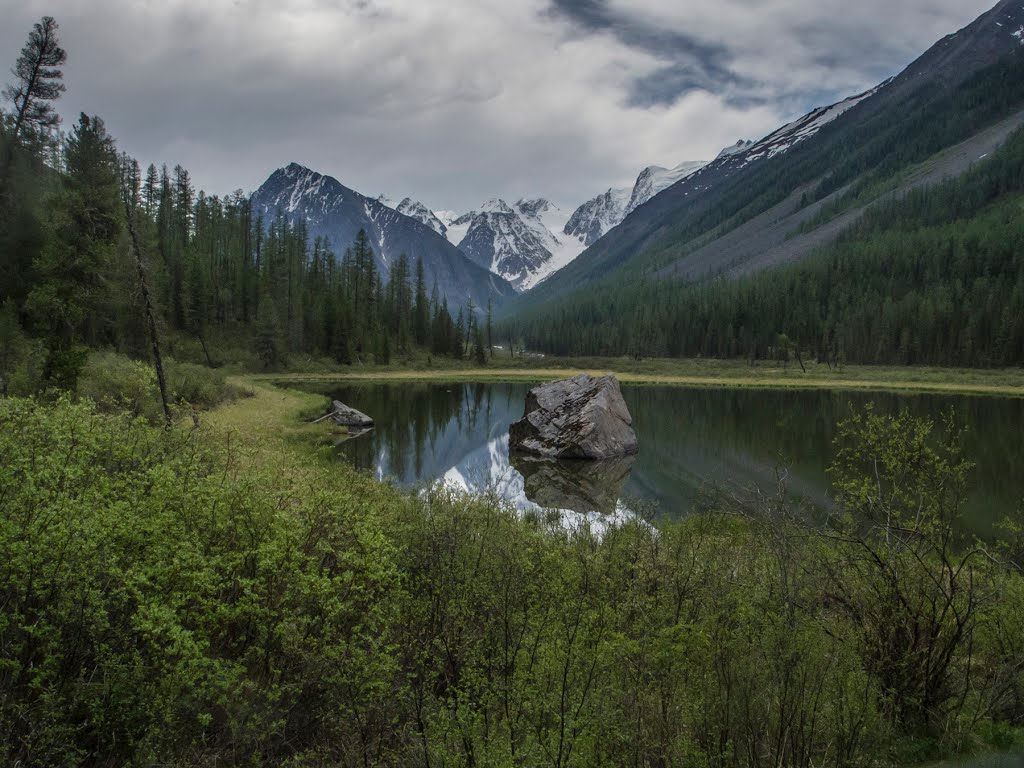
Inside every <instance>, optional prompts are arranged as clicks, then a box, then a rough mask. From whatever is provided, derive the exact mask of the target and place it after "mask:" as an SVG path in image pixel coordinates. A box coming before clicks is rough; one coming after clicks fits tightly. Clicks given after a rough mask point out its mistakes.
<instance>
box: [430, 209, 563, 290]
mask: <svg viewBox="0 0 1024 768" xmlns="http://www.w3.org/2000/svg"><path fill="white" fill-rule="evenodd" d="M435 215H437V214H435ZM443 216H444V218H446V219H448V221H447V223H446V237H447V238H448V240H449V241H450V242H451V243H453V244H455V245H457V246H458V247H459V249H460V250H461V251H462V252H463V253H465V254H466V255H467V256H469V258H470V259H471V260H473V261H474V262H476V263H477V264H479V265H480V266H482V267H486V268H487V269H489V270H490V271H491V272H493V273H495V274H497V275H500V276H502V277H503V278H505V279H506V280H508V281H509V282H510V283H512V285H514V286H515V287H516V288H518V289H519V290H528V289H529V288H532V287H533V286H534V285H536V284H537V283H538V282H540V281H541V280H543V279H544V278H545V277H547V276H548V275H549V274H551V272H553V271H555V270H556V269H560V268H561V267H563V266H565V265H566V264H568V263H569V262H570V261H572V259H574V258H576V256H578V255H579V254H580V252H581V251H582V250H583V245H582V243H580V242H579V241H578V240H576V239H575V238H572V237H567V236H564V235H556V234H555V233H556V232H559V233H560V232H561V231H562V229H564V227H565V222H566V220H567V218H568V217H567V216H566V214H565V213H564V211H562V210H561V209H560V208H559V207H558V206H556V205H554V204H553V203H551V202H550V201H548V200H545V199H544V198H537V199H533V200H526V199H523V200H519V201H518V202H516V203H515V205H509V204H508V203H507V202H505V201H504V200H501V199H497V198H496V199H492V200H488V201H487V202H486V203H484V204H483V205H482V206H480V208H479V209H478V210H474V211H470V212H469V213H466V214H463V215H462V216H458V217H454V218H452V215H451V212H449V211H445V212H443ZM438 218H439V219H441V217H440V216H439V217H438Z"/></svg>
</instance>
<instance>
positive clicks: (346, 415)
mask: <svg viewBox="0 0 1024 768" xmlns="http://www.w3.org/2000/svg"><path fill="white" fill-rule="evenodd" d="M326 418H328V419H330V420H331V421H332V422H334V423H335V424H337V425H339V426H342V427H363V428H367V427H372V426H373V419H371V418H370V417H369V416H367V415H366V414H365V413H363V412H362V411H357V410H356V409H355V408H351V407H349V406H347V405H345V404H344V403H343V402H341V401H340V400H335V401H334V402H333V403H332V404H331V410H330V412H329V413H328V414H327V417H326Z"/></svg>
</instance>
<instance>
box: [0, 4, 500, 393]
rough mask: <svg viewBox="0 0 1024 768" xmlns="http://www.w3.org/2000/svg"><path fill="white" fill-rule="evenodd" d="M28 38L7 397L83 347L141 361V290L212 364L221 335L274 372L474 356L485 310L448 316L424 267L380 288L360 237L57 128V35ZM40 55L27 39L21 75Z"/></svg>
mask: <svg viewBox="0 0 1024 768" xmlns="http://www.w3.org/2000/svg"><path fill="white" fill-rule="evenodd" d="M48 23H50V24H52V23H53V22H48ZM47 30H48V31H47ZM34 34H35V35H43V34H48V35H50V37H49V38H48V42H47V41H42V40H40V44H41V45H50V46H51V47H50V50H49V51H48V52H46V55H48V56H49V57H50V59H51V64H52V65H51V66H50V67H49V69H48V71H49V73H50V75H51V76H50V77H49V79H48V82H47V83H45V85H40V84H39V83H37V84H36V85H34V86H33V89H34V90H31V91H30V92H27V93H26V94H25V95H23V96H19V94H18V93H17V92H12V94H10V96H11V99H12V100H11V102H10V104H9V105H13V107H14V109H12V110H11V111H9V112H6V113H5V127H4V132H3V135H2V137H0V141H2V142H3V144H2V153H3V159H4V167H3V177H2V179H0V185H2V187H0V192H2V195H3V200H4V205H3V210H2V212H0V272H2V274H3V275H4V276H5V277H4V280H3V281H0V307H2V310H0V312H2V320H0V334H2V335H0V347H2V348H3V349H4V350H5V351H4V353H3V355H2V356H0V377H2V379H3V382H4V385H3V386H4V391H8V392H20V393H23V394H27V393H29V392H32V391H35V390H36V389H39V388H41V387H53V388H57V389H65V390H73V389H74V388H75V385H76V382H77V379H78V375H79V373H80V371H81V370H82V368H83V366H84V365H85V361H86V358H87V354H88V350H89V349H96V348H102V349H111V350H116V351H118V352H122V353H125V354H128V355H130V356H133V357H141V358H145V357H148V356H149V350H150V346H151V339H150V335H151V334H150V333H149V332H148V330H147V325H146V311H145V309H144V307H143V306H142V305H143V303H144V301H145V300H146V299H144V298H143V296H142V294H143V283H145V284H146V291H147V292H148V300H149V301H150V302H151V304H152V312H153V315H154V320H155V323H156V328H157V334H158V336H160V337H169V343H171V344H172V345H173V342H174V340H175V339H179V338H184V337H187V338H189V339H194V340H195V341H197V342H198V343H199V346H200V348H201V350H202V352H203V357H204V358H205V360H204V361H203V362H205V363H206V364H207V365H211V366H215V365H219V364H223V362H224V361H222V360H215V359H213V357H212V356H211V353H210V351H209V348H208V343H207V342H208V340H209V339H211V338H215V339H221V338H223V337H225V336H227V337H229V338H230V339H232V341H233V342H235V341H236V340H241V343H242V344H243V346H245V347H246V348H247V349H248V350H249V351H250V352H251V354H252V356H253V360H252V362H254V363H256V364H257V365H259V366H261V367H264V368H269V369H275V368H279V367H281V366H283V365H285V364H286V363H287V361H288V359H289V357H295V356H299V355H301V356H304V357H305V358H307V359H308V358H310V357H313V358H317V357H319V358H327V359H330V360H333V361H335V362H337V363H341V364H348V363H352V362H374V363H377V364H383V365H386V364H387V363H388V362H389V361H390V359H391V355H392V354H397V353H400V354H403V355H407V354H409V353H410V352H411V351H412V350H413V349H420V350H425V351H428V352H429V353H431V354H434V355H438V356H450V357H455V358H462V357H470V356H475V357H476V358H477V359H479V358H480V357H481V350H482V349H483V345H484V341H483V337H484V334H485V332H486V330H487V327H488V326H487V324H486V323H489V314H488V315H486V317H485V316H484V315H483V313H482V312H481V311H479V310H484V309H486V308H474V307H472V306H466V307H452V308H449V306H448V304H447V301H446V300H444V299H441V298H439V296H438V294H437V291H436V288H435V287H434V286H432V285H427V284H426V279H425V277H424V272H423V265H422V263H421V262H419V261H417V262H416V263H410V261H409V260H408V259H407V258H405V257H400V258H399V259H398V261H397V262H396V263H395V264H393V265H391V270H390V275H389V279H388V280H387V281H384V280H383V279H382V278H381V275H380V274H379V272H378V269H377V265H376V262H375V258H374V254H373V251H372V249H371V247H370V244H369V242H368V240H367V238H366V235H365V233H360V235H359V236H358V237H357V238H356V240H355V242H353V243H329V242H325V241H323V240H322V239H320V238H316V239H313V240H312V241H311V239H310V237H309V236H308V234H307V232H306V227H305V225H304V222H302V221H301V220H300V221H297V222H294V223H290V222H289V221H288V220H287V219H286V218H285V217H284V216H283V215H278V216H276V217H274V218H273V219H272V220H270V221H264V220H263V219H262V218H261V217H260V216H254V215H253V212H252V210H251V207H250V203H249V199H248V198H247V196H246V195H245V194H243V193H242V192H241V191H237V192H235V193H233V194H231V195H228V196H226V197H223V198H221V197H218V196H216V195H207V194H206V193H205V192H202V191H196V190H195V188H194V185H193V184H192V181H191V179H190V176H189V173H188V171H187V170H186V169H185V168H183V167H181V166H180V165H176V166H175V167H174V168H173V170H171V171H169V170H168V169H167V167H166V166H162V167H161V168H160V169H157V167H156V166H155V165H152V164H150V165H149V166H148V167H147V168H146V170H145V171H143V170H142V167H141V165H140V164H139V162H138V161H137V160H135V159H133V158H131V157H128V156H127V155H125V154H123V153H118V151H117V147H116V143H115V140H114V137H112V136H111V135H110V134H109V132H108V131H107V129H106V126H105V125H104V122H103V120H102V119H101V118H100V117H96V116H88V115H85V114H82V115H81V116H79V118H78V120H77V122H76V123H75V124H74V125H73V126H72V127H71V129H70V131H68V132H67V134H66V135H64V134H63V133H59V132H57V130H56V128H57V125H58V124H57V122H56V120H55V118H56V112H55V111H54V101H55V100H56V99H57V97H58V96H59V95H60V93H61V88H62V82H61V76H60V74H61V70H60V69H59V65H60V64H62V63H63V61H64V58H65V56H64V52H63V49H61V48H60V47H59V45H58V44H57V42H56V27H47V28H45V29H42V28H41V29H40V30H38V31H37V32H35V33H34ZM26 54H27V55H28V57H29V58H25V56H26ZM35 54H36V51H35V50H33V49H32V44H31V42H30V46H29V48H27V49H26V51H25V52H23V55H22V59H19V71H20V70H21V68H22V66H23V65H22V63H21V62H22V60H24V62H25V64H24V66H25V67H30V65H31V61H30V59H31V57H32V56H33V55H35ZM11 90H12V91H15V90H16V89H13V88H12V89H11ZM22 105H24V108H23V109H22V108H21V107H22ZM22 113H24V115H22ZM133 238H134V239H133ZM135 245H137V246H138V251H139V252H138V254H137V256H136V255H134V254H133V247H134V246H135ZM485 321H486V322H485ZM218 346H223V345H218ZM12 387H13V389H12Z"/></svg>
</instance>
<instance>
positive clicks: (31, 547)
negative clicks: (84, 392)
mask: <svg viewBox="0 0 1024 768" xmlns="http://www.w3.org/2000/svg"><path fill="white" fill-rule="evenodd" d="M0 458H2V460H0V495H2V496H3V498H4V504H5V514H4V516H3V519H2V521H0V560H2V562H3V563H4V568H3V572H2V580H0V594H2V596H3V602H2V605H3V613H2V615H0V649H2V654H0V670H2V672H0V687H2V696H0V743H2V744H3V745H4V746H3V750H4V755H3V761H4V762H7V763H12V764H14V763H18V764H21V765H40V766H42V765H54V764H69V763H79V762H81V761H85V760H95V759H97V758H99V757H100V756H102V759H103V760H106V761H113V762H118V763H136V764H154V763H156V762H160V763H164V764H166V763H168V762H171V763H179V764H180V763H192V762H201V763H205V764H209V763H211V762H234V763H239V762H244V763H249V762H252V763H261V762H264V761H268V760H270V761H276V760H275V758H280V757H282V756H286V755H295V754H298V753H302V752H305V751H308V750H312V749H314V747H319V746H320V745H334V748H335V749H337V750H339V751H343V749H344V748H345V746H346V744H347V741H346V739H347V737H348V735H349V732H348V728H349V723H350V722H352V721H353V719H354V718H356V717H362V716H367V714H368V713H370V712H372V711H373V708H374V707H375V706H378V704H379V703H381V702H384V701H387V700H388V696H387V695H386V694H387V692H388V681H389V679H390V678H389V675H390V667H391V666H392V665H391V662H390V661H389V657H388V655H387V654H386V653H385V652H384V651H385V650H386V645H385V644H386V642H387V641H386V634H385V633H384V630H385V629H386V627H388V626H391V625H392V624H393V623H394V622H395V621H396V619H397V617H396V616H394V615H393V614H391V613H390V611H391V610H392V608H393V605H392V603H390V602H389V601H388V600H387V599H385V598H386V596H387V595H388V594H389V593H390V592H391V591H392V590H393V589H395V588H396V587H397V584H398V582H397V573H396V571H395V569H394V567H393V565H391V563H392V557H391V554H390V548H389V546H388V545H387V543H386V542H385V541H384V540H383V538H382V537H381V536H380V535H379V533H376V530H377V529H378V526H377V525H374V524H372V520H373V515H372V512H371V511H370V510H371V509H372V507H371V508H360V507H358V506H357V505H356V504H355V503H354V500H353V499H352V497H351V496H350V495H348V494H347V493H344V492H343V495H342V496H338V495H337V493H338V491H339V490H340V486H339V485H338V484H332V487H331V488H327V487H325V488H322V489H320V490H317V491H307V492H305V493H303V494H302V496H301V497H299V496H296V495H295V493H294V491H293V488H292V486H291V484H290V480H291V479H298V478H291V479H286V478H283V477H282V476H281V475H280V473H278V472H276V471H274V470H273V469H261V468H259V467H256V466H253V465H252V463H251V457H247V456H245V455H238V454H237V453H235V452H233V451H232V450H230V449H229V448H227V447H219V446H217V445H216V444H203V443H199V442H197V441H196V440H195V439H194V438H193V437H189V436H186V435H185V434H184V433H175V432H167V431H166V430H157V429H153V428H148V427H146V426H144V425H143V424H141V423H140V422H137V421H136V422H133V421H129V420H127V419H126V418H125V417H124V416H108V417H104V416H100V415H97V414H96V413H94V412H92V411H91V410H90V409H89V408H88V407H85V406H73V405H70V404H67V403H61V404H59V405H58V406H57V407H56V408H53V409H50V408H45V407H42V406H39V405H36V404H34V403H32V402H30V401H24V400H0ZM372 495H373V493H372V492H371V496H372ZM384 497H392V501H391V503H396V500H395V499H394V498H393V495H391V494H387V493H384ZM351 746H352V747H353V749H357V748H358V746H357V745H351Z"/></svg>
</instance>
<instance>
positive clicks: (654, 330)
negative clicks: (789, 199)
mask: <svg viewBox="0 0 1024 768" xmlns="http://www.w3.org/2000/svg"><path fill="white" fill-rule="evenodd" d="M1022 246H1024V132H1018V133H1016V134H1015V135H1014V136H1013V138H1012V139H1011V140H1010V141H1009V142H1008V143H1007V144H1006V146H1005V147H1004V148H1003V149H1002V150H1001V151H1000V152H998V153H997V154H996V155H994V156H993V157H991V158H989V159H987V160H986V161H985V162H983V163H981V164H979V165H978V166H977V167H976V168H975V169H973V170H972V171H970V172H969V173H967V174H966V175H965V176H963V177H962V178H959V179H954V180H950V181H947V182H945V183H944V184H942V185H939V186H937V187H924V188H921V189H918V190H916V191H913V192H911V193H910V194H908V195H907V196H906V197H905V198H903V199H901V200H898V201H891V202H889V203H887V204H886V205H884V206H875V207H873V208H871V209H870V210H869V211H868V212H867V213H866V214H865V216H864V217H863V218H862V219H861V221H860V222H859V223H857V224H856V225H854V226H853V227H852V228H850V229H849V230H847V231H846V232H845V233H844V234H843V235H842V237H841V238H840V240H839V241H838V242H837V243H835V244H834V245H833V246H830V247H828V248H826V249H823V250H821V251H820V252H819V253H817V254H815V255H814V256H812V257H811V258H809V259H807V260H806V261H804V262H801V263H799V264H796V265H792V266H788V267H784V268H781V269H778V270H775V271H770V272H763V273H757V274H755V275H752V276H748V277H745V278H742V279H738V280H726V279H719V280H714V281H707V282H699V283H695V284H681V283H673V282H670V281H664V280H663V281H649V282H643V281H641V282H639V283H637V284H634V285H625V286H623V285H617V284H613V283H608V284H604V285H601V286H599V287H595V288H592V289H590V290H589V291H587V292H586V293H585V294H581V295H579V296H576V297H573V298H572V299H571V300H565V301H562V302H560V303H559V305H558V306H557V307H556V308H553V309H550V310H547V311H545V312H543V313H538V314H536V315H534V316H532V317H527V318H525V319H523V320H522V321H521V325H520V326H519V328H520V330H521V333H522V334H523V336H524V337H525V339H526V341H527V343H528V344H529V345H530V346H533V347H537V348H540V349H544V350H549V351H551V352H555V353H558V354H587V355H609V354H624V353H630V354H637V355H655V356H656V355H668V356H683V357H695V356H713V357H749V358H763V357H770V356H775V355H777V354H783V355H787V354H788V350H789V349H790V347H795V348H797V349H799V350H803V351H804V353H806V354H811V355H814V356H816V357H818V358H819V359H821V360H828V361H849V362H860V363H900V364H930V365H953V366H958V365H963V366H999V365H1013V364H1019V363H1021V362H1024V247H1022Z"/></svg>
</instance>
